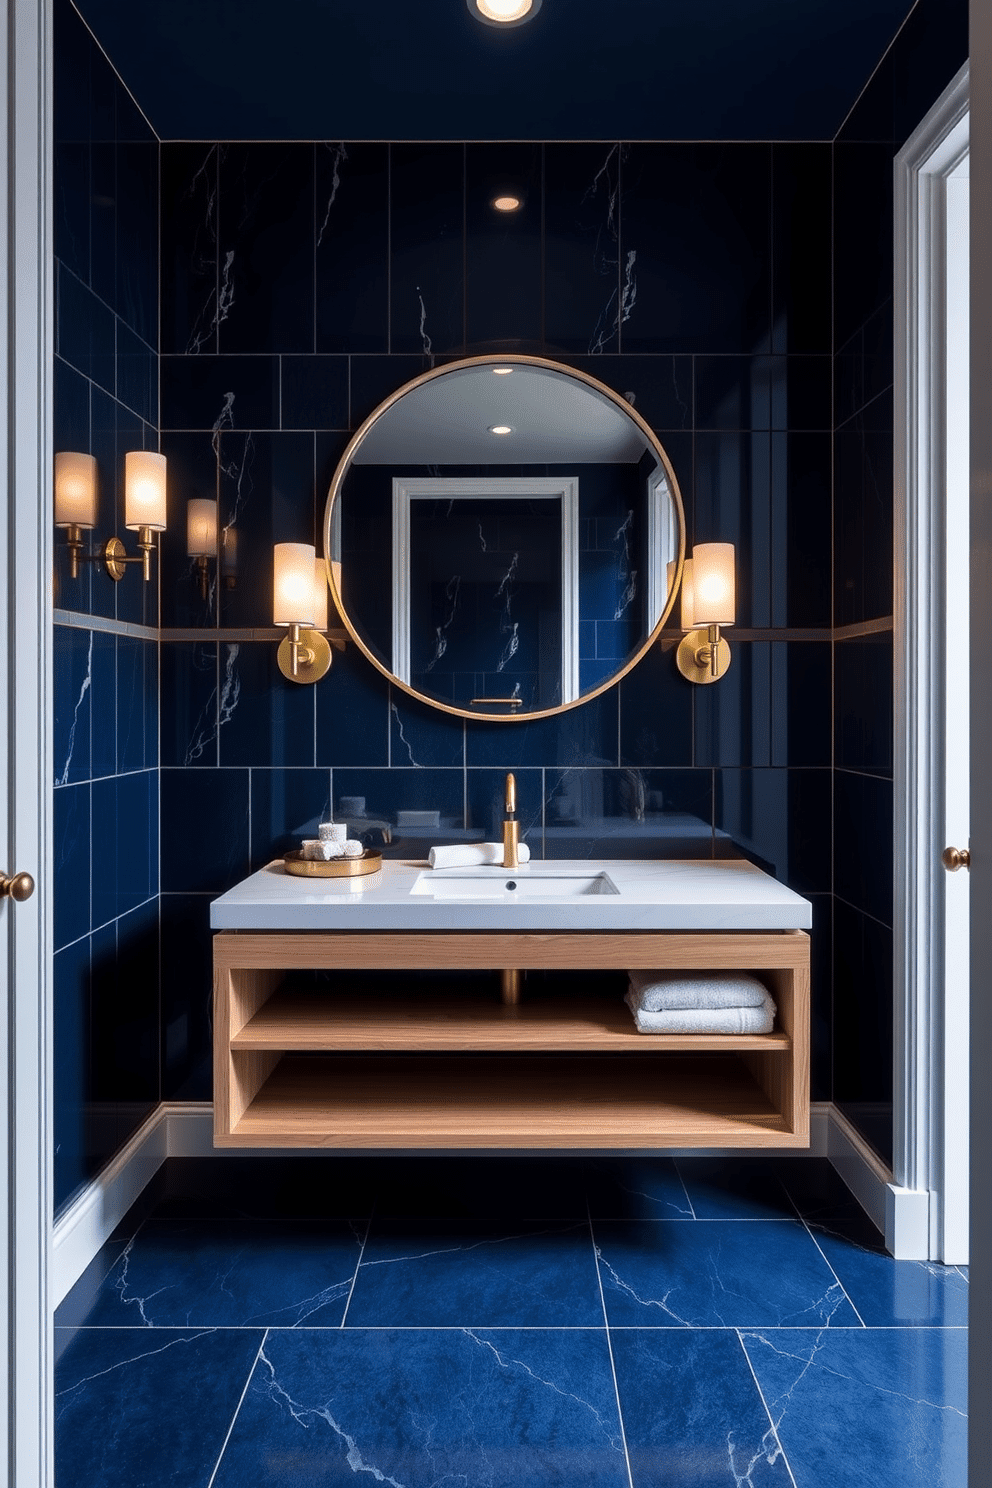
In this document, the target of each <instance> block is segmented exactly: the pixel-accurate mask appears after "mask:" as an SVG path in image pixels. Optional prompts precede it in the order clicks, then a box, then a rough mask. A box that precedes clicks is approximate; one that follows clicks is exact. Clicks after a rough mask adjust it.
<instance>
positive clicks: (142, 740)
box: [116, 636, 159, 774]
mask: <svg viewBox="0 0 992 1488" xmlns="http://www.w3.org/2000/svg"><path fill="white" fill-rule="evenodd" d="M158 695H159V692H158V646H157V644H156V643H155V642H154V641H144V640H138V639H136V638H134V637H132V636H118V637H117V761H116V769H117V771H118V772H119V773H120V774H124V773H126V772H128V771H131V770H149V769H154V768H155V767H156V766H157V764H158Z"/></svg>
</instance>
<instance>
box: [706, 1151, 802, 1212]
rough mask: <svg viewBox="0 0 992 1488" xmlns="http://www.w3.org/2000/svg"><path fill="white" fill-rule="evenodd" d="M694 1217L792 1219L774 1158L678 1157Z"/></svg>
mask: <svg viewBox="0 0 992 1488" xmlns="http://www.w3.org/2000/svg"><path fill="white" fill-rule="evenodd" d="M677 1165H678V1170H679V1176H680V1177H681V1179H682V1182H683V1183H684V1184H685V1188H686V1193H687V1194H688V1195H689V1202H690V1204H691V1205H692V1214H693V1217H694V1218H695V1219H794V1218H795V1216H796V1211H795V1209H794V1208H793V1206H792V1204H791V1203H790V1202H789V1196H788V1194H787V1193H786V1191H785V1189H784V1188H783V1187H782V1184H781V1181H780V1178H779V1173H778V1171H777V1168H776V1164H775V1162H774V1160H767V1159H763V1158H760V1157H759V1158H753V1157H727V1158H719V1157H680V1158H679V1159H678V1164H677Z"/></svg>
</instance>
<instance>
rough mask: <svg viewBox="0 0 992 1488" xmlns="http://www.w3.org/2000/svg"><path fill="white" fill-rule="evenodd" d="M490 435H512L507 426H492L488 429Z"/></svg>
mask: <svg viewBox="0 0 992 1488" xmlns="http://www.w3.org/2000/svg"><path fill="white" fill-rule="evenodd" d="M489 432H490V434H512V433H513V430H512V429H511V428H510V426H509V424H492V425H490V428H489Z"/></svg>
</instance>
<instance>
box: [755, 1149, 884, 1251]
mask: <svg viewBox="0 0 992 1488" xmlns="http://www.w3.org/2000/svg"><path fill="white" fill-rule="evenodd" d="M776 1171H777V1173H778V1175H779V1177H780V1178H781V1180H782V1182H783V1183H784V1184H785V1187H786V1191H787V1192H788V1195H789V1198H790V1199H791V1200H792V1202H793V1203H794V1204H795V1206H796V1208H797V1209H798V1211H799V1213H800V1214H801V1215H802V1217H803V1219H805V1220H806V1222H807V1224H810V1225H826V1226H827V1227H828V1228H829V1227H830V1226H831V1224H833V1223H836V1222H837V1221H838V1220H845V1221H847V1220H856V1221H857V1222H858V1223H863V1222H864V1221H865V1220H866V1215H865V1211H864V1210H863V1209H862V1207H861V1205H860V1204H859V1203H858V1201H857V1199H856V1198H855V1197H854V1195H853V1194H852V1193H851V1190H850V1189H849V1188H848V1186H847V1184H846V1183H845V1182H844V1180H843V1178H842V1177H841V1176H840V1174H839V1173H838V1172H837V1170H836V1168H835V1167H834V1166H833V1164H832V1163H831V1162H830V1160H829V1158H826V1157H781V1158H779V1159H777V1162H776ZM871 1230H872V1233H873V1235H874V1237H875V1241H876V1243H877V1244H879V1245H881V1244H882V1239H881V1236H880V1235H879V1233H878V1231H877V1230H876V1229H875V1227H874V1225H872V1226H871Z"/></svg>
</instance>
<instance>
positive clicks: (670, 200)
mask: <svg viewBox="0 0 992 1488" xmlns="http://www.w3.org/2000/svg"><path fill="white" fill-rule="evenodd" d="M621 212H622V216H621V224H622V225H621V235H620V249H621V253H620V259H621V271H622V273H623V276H624V277H623V282H622V288H621V300H622V302H624V303H623V308H622V311H621V332H620V335H621V347H622V349H623V350H624V351H628V352H672V351H689V352H734V351H737V352H761V351H766V350H768V349H769V348H770V345H771V324H770V316H771V253H770V241H771V148H770V146H767V145H736V144H735V145H691V144H635V145H631V146H630V151H629V155H628V157H627V159H626V161H625V162H624V168H623V181H622V198H621ZM631 255H633V257H631Z"/></svg>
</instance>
